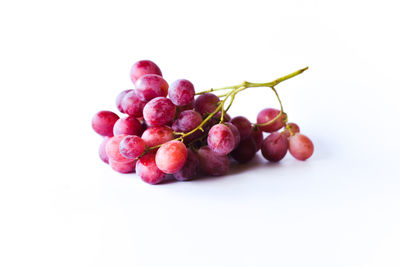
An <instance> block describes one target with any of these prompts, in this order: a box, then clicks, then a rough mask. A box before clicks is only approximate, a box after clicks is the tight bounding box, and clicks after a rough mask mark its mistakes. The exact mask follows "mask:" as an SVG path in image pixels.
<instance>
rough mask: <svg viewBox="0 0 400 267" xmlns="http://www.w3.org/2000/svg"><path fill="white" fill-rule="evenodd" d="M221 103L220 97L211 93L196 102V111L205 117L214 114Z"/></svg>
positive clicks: (203, 95)
mask: <svg viewBox="0 0 400 267" xmlns="http://www.w3.org/2000/svg"><path fill="white" fill-rule="evenodd" d="M219 101H220V100H219V97H218V96H216V95H214V94H211V93H205V94H202V95H200V96H198V97H197V98H196V100H195V101H194V109H195V110H196V111H197V112H199V113H200V114H201V115H203V116H204V115H206V114H207V113H212V112H214V111H215V110H216V109H217V107H218V102H219Z"/></svg>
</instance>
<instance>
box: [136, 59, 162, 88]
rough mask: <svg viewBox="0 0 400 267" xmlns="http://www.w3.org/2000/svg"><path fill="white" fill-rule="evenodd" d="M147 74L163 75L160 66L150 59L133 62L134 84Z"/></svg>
mask: <svg viewBox="0 0 400 267" xmlns="http://www.w3.org/2000/svg"><path fill="white" fill-rule="evenodd" d="M146 74H157V75H160V76H162V73H161V70H160V68H159V67H158V66H157V65H156V64H155V63H154V62H152V61H150V60H141V61H138V62H136V63H135V64H133V66H132V68H131V80H132V82H133V84H135V83H136V81H137V79H139V78H140V77H142V76H143V75H146Z"/></svg>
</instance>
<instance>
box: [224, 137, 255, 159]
mask: <svg viewBox="0 0 400 267" xmlns="http://www.w3.org/2000/svg"><path fill="white" fill-rule="evenodd" d="M256 152H257V147H256V143H255V141H254V139H253V138H251V137H249V138H247V139H244V140H242V141H240V143H239V145H238V147H237V148H235V150H233V151H232V152H231V154H230V155H231V156H232V158H233V159H235V160H236V161H237V162H240V163H246V162H248V161H250V160H251V159H252V158H254V156H255V155H256Z"/></svg>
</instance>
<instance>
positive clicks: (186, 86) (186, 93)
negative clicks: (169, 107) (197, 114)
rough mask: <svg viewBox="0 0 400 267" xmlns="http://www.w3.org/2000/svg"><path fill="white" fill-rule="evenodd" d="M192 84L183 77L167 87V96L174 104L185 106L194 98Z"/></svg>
mask: <svg viewBox="0 0 400 267" xmlns="http://www.w3.org/2000/svg"><path fill="white" fill-rule="evenodd" d="M194 94H195V91H194V86H193V84H192V83H191V82H190V81H188V80H185V79H181V80H177V81H175V82H173V83H172V84H171V86H170V87H169V89H168V96H169V98H170V99H171V101H172V103H174V104H175V105H176V106H179V107H181V106H186V105H188V104H190V103H191V102H193V100H194Z"/></svg>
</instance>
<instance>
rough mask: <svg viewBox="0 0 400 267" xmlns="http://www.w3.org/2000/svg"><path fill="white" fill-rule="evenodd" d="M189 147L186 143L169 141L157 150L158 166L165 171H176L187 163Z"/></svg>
mask: <svg viewBox="0 0 400 267" xmlns="http://www.w3.org/2000/svg"><path fill="white" fill-rule="evenodd" d="M186 158H187V149H186V146H185V144H184V143H182V142H179V141H169V142H167V143H165V144H163V145H161V147H160V148H159V149H158V150H157V153H156V164H157V167H158V168H159V169H160V170H161V171H162V172H165V173H175V172H177V171H179V170H180V169H181V168H182V167H183V165H185V162H186Z"/></svg>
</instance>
